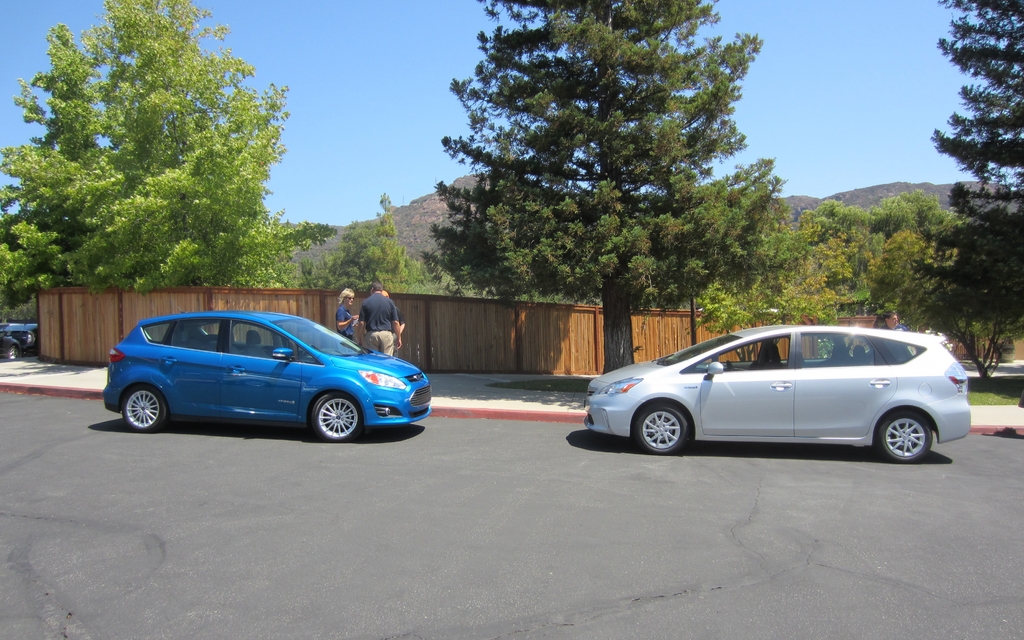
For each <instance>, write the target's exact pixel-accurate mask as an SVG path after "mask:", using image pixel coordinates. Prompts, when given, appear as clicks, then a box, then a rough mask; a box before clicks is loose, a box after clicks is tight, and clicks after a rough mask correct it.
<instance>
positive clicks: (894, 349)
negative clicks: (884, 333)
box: [871, 338, 927, 364]
mask: <svg viewBox="0 0 1024 640" xmlns="http://www.w3.org/2000/svg"><path fill="white" fill-rule="evenodd" d="M871 342H873V343H874V344H875V346H876V347H877V348H878V350H879V351H880V352H881V353H882V357H883V358H885V361H886V362H888V363H889V364H905V363H907V362H910V361H911V360H913V359H914V358H916V357H917V356H919V355H921V354H922V353H924V352H925V351H927V349H925V348H924V347H922V346H920V345H917V344H908V343H906V342H900V341H899V340H889V339H888V338H871Z"/></svg>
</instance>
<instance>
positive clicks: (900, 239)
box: [867, 229, 935, 330]
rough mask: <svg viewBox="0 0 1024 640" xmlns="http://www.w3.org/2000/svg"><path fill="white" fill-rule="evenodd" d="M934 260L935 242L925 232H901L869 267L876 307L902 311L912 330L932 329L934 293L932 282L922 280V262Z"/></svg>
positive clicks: (891, 239) (870, 282) (904, 320)
mask: <svg viewBox="0 0 1024 640" xmlns="http://www.w3.org/2000/svg"><path fill="white" fill-rule="evenodd" d="M934 259H935V252H934V249H933V246H932V244H931V243H930V242H928V241H927V240H925V239H924V237H922V236H921V234H919V233H916V232H914V231H911V230H908V229H904V230H902V231H897V232H896V233H895V234H894V235H893V236H892V237H891V238H889V240H887V241H886V243H885V246H884V247H883V249H882V253H881V254H880V255H879V256H877V257H876V258H874V259H873V260H872V261H871V264H870V266H869V268H868V277H867V279H868V285H869V286H870V288H871V300H872V302H873V303H874V305H875V308H876V309H878V310H880V311H888V310H898V311H899V314H900V320H901V321H902V322H903V323H905V324H907V325H909V326H910V327H911V328H912V329H915V330H920V329H925V328H929V325H930V324H931V323H930V317H929V314H928V309H929V308H930V306H931V302H932V296H931V295H929V293H928V283H927V282H925V281H922V276H921V274H920V273H919V272H918V265H921V264H928V263H931V262H933V261H934Z"/></svg>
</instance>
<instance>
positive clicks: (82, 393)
mask: <svg viewBox="0 0 1024 640" xmlns="http://www.w3.org/2000/svg"><path fill="white" fill-rule="evenodd" d="M0 393H17V394H21V395H26V396H49V397H51V398H71V399H73V400H100V401H102V400H103V392H102V391H100V390H97V389H76V388H72V387H47V386H40V385H34V384H17V383H9V382H4V383H0ZM430 416H431V417H433V418H481V419H486V420H522V421H527V422H556V423H561V424H582V423H583V419H584V418H586V416H587V413H586V412H585V411H571V412H568V411H529V410H525V409H481V408H473V409H470V408H466V407H433V409H432V410H431V412H430ZM1018 430H1020V431H1018ZM970 432H971V433H972V434H976V435H985V436H1002V437H1011V438H1013V437H1024V427H1014V426H1007V425H1002V426H990V425H981V424H978V425H971V431H970Z"/></svg>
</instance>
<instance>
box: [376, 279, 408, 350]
mask: <svg viewBox="0 0 1024 640" xmlns="http://www.w3.org/2000/svg"><path fill="white" fill-rule="evenodd" d="M381 294H382V295H383V296H384V297H385V298H388V299H389V300H390V299H391V294H389V293H388V292H387V291H381ZM391 301H392V302H394V300H391ZM395 311H396V312H397V313H398V333H396V334H395V344H396V345H397V346H396V347H395V350H396V351H397V350H398V349H401V348H402V333H404V332H405V317H404V316H403V315H402V310H401V309H399V308H398V304H397V303H396V304H395Z"/></svg>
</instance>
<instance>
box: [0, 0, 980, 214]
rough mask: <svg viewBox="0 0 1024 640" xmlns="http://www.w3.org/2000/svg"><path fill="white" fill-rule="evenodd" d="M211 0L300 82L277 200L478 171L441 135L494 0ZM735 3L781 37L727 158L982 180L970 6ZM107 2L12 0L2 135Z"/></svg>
mask: <svg viewBox="0 0 1024 640" xmlns="http://www.w3.org/2000/svg"><path fill="white" fill-rule="evenodd" d="M195 2H196V4H197V5H198V6H201V7H204V8H206V9H209V10H210V11H212V13H213V20H214V22H216V23H219V24H225V25H227V26H229V27H230V28H231V34H230V35H229V36H228V38H227V40H226V41H225V43H224V46H226V47H228V48H231V49H232V50H233V52H234V53H235V55H237V56H240V57H241V58H243V59H245V60H246V61H247V62H249V63H251V64H253V65H255V67H256V77H255V78H254V79H253V80H252V85H253V86H255V87H257V88H260V89H262V88H265V87H266V86H267V85H269V84H270V83H274V84H277V85H278V86H281V85H286V86H288V87H289V93H288V111H289V112H290V113H291V117H290V118H289V120H288V121H287V123H286V125H285V133H284V139H283V141H284V144H285V146H286V147H287V148H288V152H287V153H286V154H285V156H284V159H283V161H282V163H281V164H280V165H278V166H277V167H275V169H274V171H273V174H272V178H271V181H270V184H269V187H270V189H271V190H272V191H273V192H274V193H273V195H272V196H270V198H269V199H268V201H267V205H268V207H269V208H270V209H271V210H272V211H279V210H282V209H283V210H284V211H285V218H286V219H288V220H291V221H293V222H297V221H300V220H309V221H313V222H325V223H328V224H339V225H340V224H348V223H349V222H352V221H354V220H366V219H369V218H372V217H373V216H374V215H375V214H376V213H377V212H378V211H379V205H378V200H379V199H380V195H381V194H382V193H387V194H388V195H390V196H391V200H392V202H393V203H394V204H396V205H401V204H406V203H408V202H409V201H410V200H412V199H414V198H418V197H420V196H423V195H426V194H428V193H430V192H432V191H433V189H434V185H435V184H436V183H437V181H439V180H444V181H446V182H447V181H451V180H454V179H455V178H457V177H459V176H461V175H465V174H466V173H468V169H467V168H466V167H465V166H462V165H459V164H458V163H456V162H455V161H454V160H452V159H450V158H449V157H448V156H447V154H445V152H444V150H443V149H442V147H441V138H442V137H444V136H446V135H452V136H458V135H461V134H464V133H465V132H466V124H465V123H466V117H465V113H464V112H463V110H462V107H461V105H460V104H459V103H458V101H457V100H456V99H455V97H454V96H453V95H452V94H451V93H450V91H449V89H448V87H449V84H450V82H451V80H452V79H453V78H459V79H463V78H468V77H470V76H471V75H472V72H473V67H474V66H475V65H476V63H477V62H478V61H479V59H480V52H479V50H478V49H477V42H476V34H477V33H478V32H479V31H480V30H486V31H490V30H491V29H493V23H492V22H490V21H489V20H488V19H487V18H486V17H485V16H484V14H483V10H482V5H481V4H480V3H479V2H477V1H476V0H432V1H430V2H426V1H424V0H373V1H372V2H367V1H365V0H300V1H297V2H291V3H281V2H266V1H263V0H195ZM717 10H718V12H719V13H720V15H721V18H722V21H721V23H720V24H719V25H718V27H717V28H716V29H715V30H714V33H720V34H722V35H726V36H727V37H730V36H731V35H733V34H735V33H737V32H746V33H756V34H758V35H760V36H761V38H762V39H763V40H764V48H763V50H762V52H761V55H760V56H759V57H758V59H757V60H756V61H755V62H754V63H753V65H752V66H751V69H750V72H749V74H748V76H747V79H746V81H745V82H744V90H743V93H744V97H743V99H742V100H741V101H740V102H739V103H738V105H737V109H736V114H735V118H736V121H737V123H738V125H739V128H740V130H741V131H742V132H743V133H744V134H746V136H747V143H748V149H747V151H745V152H744V153H743V154H741V155H740V156H738V157H736V158H734V159H732V160H730V162H729V163H728V164H727V165H726V166H723V167H722V169H723V170H728V169H730V168H731V167H732V165H733V164H734V163H735V162H741V163H748V162H751V161H753V160H755V159H757V158H762V157H767V158H775V160H776V172H777V174H778V175H779V176H780V177H781V178H783V179H784V180H786V186H785V189H784V195H787V196H790V195H809V196H815V197H824V196H828V195H832V194H834V193H838V192H841V191H848V190H851V189H856V188H860V187H868V186H872V185H876V184H883V183H888V182H900V181H902V182H932V183H936V184H939V183H946V182H955V181H956V180H965V179H970V176H969V175H967V174H964V173H963V172H961V171H959V170H958V168H957V166H956V164H955V163H954V162H953V161H952V160H951V159H949V158H947V157H945V156H941V155H939V154H938V153H937V152H936V151H935V148H934V146H933V145H932V143H931V140H930V138H931V135H932V132H933V131H934V130H935V129H936V128H939V129H943V130H946V129H947V126H946V121H947V120H948V118H949V116H950V115H951V114H952V113H953V112H954V111H957V110H961V105H960V101H959V96H958V91H959V89H960V87H961V86H962V85H963V84H965V83H967V78H966V77H965V76H963V75H961V74H960V72H959V70H957V69H955V68H954V67H953V66H952V65H951V64H950V63H949V62H948V60H946V59H945V58H944V57H943V56H942V55H941V53H940V52H939V50H938V48H937V46H936V43H937V41H938V39H939V38H940V37H944V36H946V35H947V34H948V32H949V22H950V19H951V18H952V16H953V14H952V13H951V12H950V11H949V10H948V9H945V8H944V7H941V6H940V5H939V4H938V2H937V1H936V0H899V1H893V0H860V1H859V2H848V1H839V0H783V1H781V2H767V1H766V0H719V2H718V3H717ZM102 12H103V3H102V0H0V22H2V24H3V25H4V27H5V29H4V35H5V42H4V46H3V48H2V49H0V146H4V147H5V146H11V145H20V144H24V143H27V142H28V141H29V138H30V137H31V136H34V135H39V133H40V131H41V129H40V128H39V127H38V126H35V125H33V126H30V125H26V124H24V122H23V121H22V119H21V112H20V110H19V109H18V108H16V107H15V106H14V104H13V101H12V99H11V98H13V96H15V95H16V94H17V93H18V91H19V89H18V84H17V80H18V78H24V79H26V80H29V79H31V77H32V76H33V75H34V74H35V73H36V72H38V71H42V70H44V69H47V68H48V67H49V59H48V58H47V57H46V33H47V31H48V30H49V28H50V27H52V26H53V25H55V24H57V23H64V24H66V25H68V26H69V27H70V28H71V30H72V31H73V32H74V33H75V34H76V35H79V34H81V32H82V31H83V30H85V29H86V28H88V27H90V26H92V25H94V24H97V23H99V18H98V16H99V15H100V14H102ZM710 34H711V32H709V35H710ZM208 46H212V45H208ZM0 179H2V177H0Z"/></svg>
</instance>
